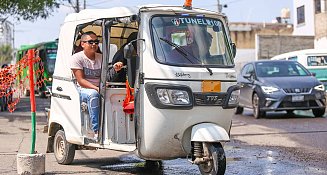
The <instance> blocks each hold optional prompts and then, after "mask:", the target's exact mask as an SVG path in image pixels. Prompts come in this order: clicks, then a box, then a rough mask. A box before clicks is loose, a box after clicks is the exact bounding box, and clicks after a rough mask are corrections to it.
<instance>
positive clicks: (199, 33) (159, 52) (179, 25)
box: [151, 15, 234, 67]
mask: <svg viewBox="0 0 327 175" xmlns="http://www.w3.org/2000/svg"><path fill="white" fill-rule="evenodd" d="M223 26H224V25H223V23H222V22H221V21H220V20H218V19H214V18H207V17H203V16H202V17H200V16H176V15H174V16H155V17H153V18H152V21H151V27H152V35H153V43H154V50H155V57H156V59H157V61H158V62H160V63H163V64H169V65H177V66H178V65H181V66H185V65H187V66H197V65H205V66H212V67H215V66H219V67H221V66H232V65H233V64H234V63H233V60H232V57H231V55H232V54H231V51H230V47H228V38H227V37H226V36H227V35H226V31H225V29H224V27H223Z"/></svg>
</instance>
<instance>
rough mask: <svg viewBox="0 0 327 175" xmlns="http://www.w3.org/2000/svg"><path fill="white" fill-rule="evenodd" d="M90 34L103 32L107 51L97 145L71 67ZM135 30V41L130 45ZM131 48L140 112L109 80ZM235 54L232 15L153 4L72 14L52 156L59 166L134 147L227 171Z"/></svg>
mask: <svg viewBox="0 0 327 175" xmlns="http://www.w3.org/2000/svg"><path fill="white" fill-rule="evenodd" d="M87 31H93V32H95V33H96V34H97V35H98V38H99V40H100V47H99V48H101V49H100V52H101V53H102V55H103V62H102V69H101V81H100V85H99V87H100V90H99V91H100V92H99V93H100V96H101V99H100V102H99V104H100V108H101V112H100V113H101V114H100V116H99V126H100V131H99V139H98V140H97V141H94V140H93V139H92V138H91V136H90V133H92V130H91V129H90V119H89V115H88V112H87V111H88V110H86V109H85V108H84V107H83V106H84V105H83V104H81V102H80V96H79V93H78V90H77V84H76V80H75V79H74V77H73V74H72V71H71V69H70V66H69V64H70V61H71V56H72V54H74V53H76V52H78V51H80V50H81V49H80V48H79V43H80V36H81V35H82V34H83V33H84V32H87ZM133 32H137V33H138V35H137V39H135V40H133V41H131V42H130V43H128V44H127V45H126V42H127V36H129V35H130V34H131V33H133ZM133 43H136V44H137V49H136V50H134V48H133V47H132V44H133ZM123 45H126V46H125V47H124V55H125V57H126V59H127V71H126V72H127V80H128V83H127V85H128V87H129V88H133V89H134V93H133V94H132V95H133V96H134V101H132V102H134V113H132V114H129V113H125V112H124V108H123V106H122V103H123V101H124V100H125V99H126V86H125V84H126V83H125V82H107V77H106V76H107V71H108V69H109V67H110V63H111V61H112V58H113V56H114V54H115V53H116V52H117V50H118V49H119V48H120V47H122V46H123ZM133 52H134V53H135V52H136V54H131V53H133ZM235 52H236V49H235V45H234V44H233V43H232V41H231V38H230V36H229V30H228V24H227V18H226V16H224V15H223V14H220V13H217V12H213V11H208V10H204V9H198V8H192V7H188V8H183V7H182V6H158V5H157V6H153V5H149V6H142V7H138V8H131V7H115V8H111V9H101V10H100V9H87V10H83V11H81V12H79V13H74V14H70V15H68V16H67V17H66V19H65V22H64V24H63V25H62V27H61V31H60V36H59V45H58V55H57V61H56V65H55V71H54V76H53V86H52V97H51V109H50V118H49V127H48V128H49V130H48V134H49V139H48V148H47V149H48V152H54V155H55V157H56V159H57V161H58V163H59V164H70V163H71V162H72V161H73V159H74V155H75V150H76V149H82V148H83V147H93V148H106V149H113V150H119V151H134V152H135V154H136V155H138V156H139V157H140V158H142V159H145V160H147V161H150V162H151V161H152V162H154V161H160V160H167V159H174V158H180V157H184V158H186V157H188V158H189V159H191V161H192V162H193V163H194V164H197V165H198V166H199V169H200V171H201V173H202V174H224V172H225V169H226V157H225V153H224V149H223V143H224V142H228V141H229V140H230V137H229V132H230V128H231V123H232V122H231V118H232V116H233V113H234V112H233V109H232V108H234V107H236V106H237V103H238V94H239V90H238V87H237V86H235V85H236V76H235V70H234V62H233V58H234V56H235ZM129 88H128V89H129ZM131 99H133V98H131Z"/></svg>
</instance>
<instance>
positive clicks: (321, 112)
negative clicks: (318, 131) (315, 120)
mask: <svg viewBox="0 0 327 175" xmlns="http://www.w3.org/2000/svg"><path fill="white" fill-rule="evenodd" d="M325 110H326V108H320V109H312V113H313V115H314V116H315V117H322V116H323V115H324V114H325Z"/></svg>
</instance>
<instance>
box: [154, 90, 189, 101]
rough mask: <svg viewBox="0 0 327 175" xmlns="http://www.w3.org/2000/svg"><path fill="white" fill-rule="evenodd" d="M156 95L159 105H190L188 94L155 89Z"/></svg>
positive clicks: (182, 91)
mask: <svg viewBox="0 0 327 175" xmlns="http://www.w3.org/2000/svg"><path fill="white" fill-rule="evenodd" d="M157 95H158V98H159V100H160V102H161V103H163V104H170V105H188V104H191V101H190V97H189V95H188V93H187V92H186V91H184V90H177V89H157Z"/></svg>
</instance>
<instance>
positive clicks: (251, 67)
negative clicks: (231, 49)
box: [246, 64, 254, 75]
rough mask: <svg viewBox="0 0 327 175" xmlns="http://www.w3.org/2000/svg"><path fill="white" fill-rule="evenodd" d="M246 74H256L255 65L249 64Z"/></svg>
mask: <svg viewBox="0 0 327 175" xmlns="http://www.w3.org/2000/svg"><path fill="white" fill-rule="evenodd" d="M246 74H250V75H254V67H253V65H252V64H249V68H248V69H247V71H246Z"/></svg>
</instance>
